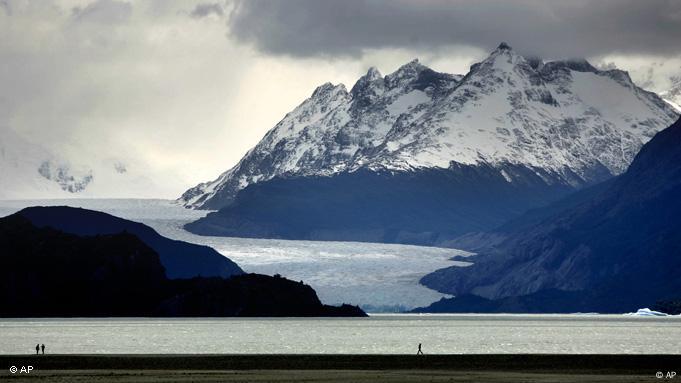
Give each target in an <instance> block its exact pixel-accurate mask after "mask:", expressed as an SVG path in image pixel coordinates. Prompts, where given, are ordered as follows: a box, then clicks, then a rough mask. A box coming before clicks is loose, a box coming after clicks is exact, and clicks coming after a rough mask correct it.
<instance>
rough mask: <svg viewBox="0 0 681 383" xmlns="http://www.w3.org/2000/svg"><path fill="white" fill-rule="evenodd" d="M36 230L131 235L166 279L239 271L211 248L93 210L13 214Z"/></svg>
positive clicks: (57, 209)
mask: <svg viewBox="0 0 681 383" xmlns="http://www.w3.org/2000/svg"><path fill="white" fill-rule="evenodd" d="M17 214H18V215H21V216H23V217H25V218H27V219H28V220H29V221H31V222H32V223H33V224H34V225H36V226H37V227H51V228H54V229H58V230H61V231H64V232H66V233H71V234H75V235H80V236H94V235H107V234H117V233H123V232H126V233H131V234H134V235H136V236H137V237H138V238H139V239H141V240H142V241H143V242H144V243H145V244H146V245H147V246H149V247H151V248H152V249H153V250H154V251H156V252H157V253H158V255H159V256H160V259H161V263H162V264H163V266H164V267H165V269H166V275H167V276H168V278H171V279H173V278H192V277H196V276H203V277H211V276H218V277H229V276H231V275H237V274H242V273H243V270H241V268H240V267H239V266H238V265H237V264H236V263H234V262H232V261H231V260H230V259H228V258H227V257H225V256H223V255H221V254H220V253H218V252H217V251H215V250H214V249H213V248H210V247H208V246H202V245H195V244H192V243H187V242H183V241H176V240H172V239H169V238H166V237H163V236H162V235H160V234H158V233H157V232H156V231H155V230H154V229H152V228H150V227H149V226H146V225H144V224H141V223H138V222H133V221H129V220H126V219H123V218H118V217H115V216H113V215H110V214H106V213H102V212H99V211H94V210H87V209H81V208H73V207H67V206H50V207H29V208H26V209H23V210H21V211H20V212H18V213H17Z"/></svg>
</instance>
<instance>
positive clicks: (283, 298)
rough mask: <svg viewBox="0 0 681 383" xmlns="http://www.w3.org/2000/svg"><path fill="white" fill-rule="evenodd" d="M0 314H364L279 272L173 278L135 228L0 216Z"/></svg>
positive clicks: (51, 315) (45, 315)
mask: <svg viewBox="0 0 681 383" xmlns="http://www.w3.org/2000/svg"><path fill="white" fill-rule="evenodd" d="M0 249H1V251H0V317H23V318H25V317H132V316H135V317H137V316H139V317H142V316H145V317H147V316H162V317H178V316H192V317H198V316H210V317H218V316H293V317H295V316H366V314H365V313H364V312H362V310H360V309H359V308H357V307H354V306H348V305H343V306H340V307H334V306H327V305H324V304H322V303H321V302H320V301H319V298H318V297H317V294H316V293H315V291H314V290H313V289H312V288H311V287H310V286H307V285H305V284H303V283H301V282H294V281H290V280H287V279H285V278H281V277H278V276H274V277H271V276H266V275H258V274H241V275H236V276H232V277H230V278H227V279H226V278H220V277H211V278H204V277H196V278H191V279H169V278H168V277H167V276H166V273H165V271H166V268H165V267H164V265H163V263H162V259H161V257H159V255H158V254H157V253H156V252H155V251H154V249H153V248H152V247H150V246H148V245H147V244H145V242H143V241H142V240H141V239H140V238H138V237H137V236H136V235H134V234H132V233H129V232H119V233H116V234H102V235H93V236H80V235H75V234H69V233H65V232H63V231H61V230H57V229H54V228H52V227H37V226H36V225H34V224H32V223H31V221H30V220H29V219H27V218H26V217H24V216H22V215H21V214H19V213H17V214H13V215H11V216H8V217H3V218H0Z"/></svg>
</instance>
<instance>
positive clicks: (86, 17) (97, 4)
mask: <svg viewBox="0 0 681 383" xmlns="http://www.w3.org/2000/svg"><path fill="white" fill-rule="evenodd" d="M71 14H72V16H73V18H74V19H75V20H77V21H87V22H94V23H100V24H117V23H122V22H125V21H127V20H128V19H129V18H130V16H131V15H132V4H130V3H128V2H127V1H118V0H97V1H94V2H92V3H90V4H88V5H86V6H85V7H83V8H81V7H75V8H73V9H72V10H71Z"/></svg>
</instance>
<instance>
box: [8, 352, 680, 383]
mask: <svg viewBox="0 0 681 383" xmlns="http://www.w3.org/2000/svg"><path fill="white" fill-rule="evenodd" d="M0 365H1V366H2V368H3V371H2V372H0V381H18V382H19V381H21V382H31V381H40V382H47V381H49V382H300V381H305V382H576V381H583V382H651V381H655V380H670V379H665V378H667V377H671V376H672V375H671V374H674V375H673V376H674V378H676V379H681V378H679V377H678V376H675V373H676V372H681V355H424V356H412V355H45V356H35V355H31V356H27V355H4V356H0ZM28 366H31V371H30V373H27V372H23V373H22V368H24V371H27V370H28ZM15 368H16V372H14V373H13V371H15ZM659 373H662V374H663V376H662V378H660V377H659Z"/></svg>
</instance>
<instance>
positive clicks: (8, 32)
mask: <svg viewBox="0 0 681 383" xmlns="http://www.w3.org/2000/svg"><path fill="white" fill-rule="evenodd" d="M680 9H681V1H655V0H653V1H650V0H648V1H628V0H621V1H614V0H598V1H592V2H586V1H561V2H558V1H553V2H552V1H539V0H538V1H532V2H530V1H448V2H444V1H423V0H419V1H410V2H407V1H396V0H390V1H389V0H384V1H380V2H379V1H368V0H367V1H356V0H350V1H320V0H287V1H260V0H247V1H244V2H240V1H239V2H233V1H226V0H214V1H211V0H190V1H185V0H144V1H143V0H138V1H133V0H130V1H127V0H0V62H1V63H2V64H1V65H0V84H1V85H0V129H9V128H11V129H14V130H16V131H17V132H18V133H19V134H21V135H23V136H25V137H27V138H29V139H30V140H33V141H35V142H36V143H39V144H41V145H43V146H47V147H50V148H52V149H54V150H56V151H58V152H60V153H64V154H65V155H67V156H70V157H71V158H75V160H79V161H81V162H87V161H88V159H89V158H91V157H92V156H106V157H107V158H109V157H115V158H120V157H123V159H125V160H126V162H128V163H129V164H130V163H132V164H130V166H135V164H140V165H139V166H144V167H148V168H149V169H150V172H152V173H153V174H152V176H153V177H154V178H157V179H158V182H159V183H162V184H164V185H167V194H166V195H164V196H161V197H168V198H172V197H177V196H178V195H179V194H180V193H181V192H182V191H184V189H186V188H188V187H190V186H193V185H194V184H195V183H198V182H201V181H206V180H208V179H213V178H215V177H216V176H217V175H218V174H219V173H221V172H222V171H224V170H226V169H227V168H229V167H231V166H233V165H234V164H235V163H236V162H237V161H238V160H239V159H240V158H241V156H243V154H244V153H245V152H246V151H247V150H248V149H250V148H251V147H252V146H254V145H255V144H256V143H257V142H258V140H259V139H260V138H261V137H262V136H263V135H264V134H265V133H266V131H267V130H269V129H270V128H271V127H272V126H274V124H276V122H278V121H279V120H280V119H281V118H282V117H283V116H284V115H285V114H286V113H287V112H289V111H290V110H291V109H293V108H294V107H295V106H296V105H298V104H300V102H302V101H303V100H304V99H305V98H306V97H308V96H309V95H310V94H311V93H312V91H313V90H314V88H315V87H316V86H318V85H320V84H322V83H324V82H327V81H330V82H333V83H345V84H346V85H347V86H348V88H349V87H351V86H352V84H353V83H354V81H355V80H356V79H357V78H358V77H359V76H360V75H361V74H363V73H364V72H366V70H367V69H368V67H369V66H377V67H378V68H379V69H380V70H381V71H382V72H383V73H384V74H386V73H389V72H391V71H393V70H395V69H397V67H399V66H400V65H401V64H404V63H406V62H408V61H410V60H411V59H413V58H414V57H418V58H419V59H420V60H421V62H422V63H424V64H426V65H429V66H431V67H432V68H433V69H436V70H440V71H445V72H450V73H464V74H465V73H466V71H467V70H468V68H469V66H470V65H471V64H472V63H474V62H476V61H478V60H480V59H482V58H484V56H485V55H486V54H488V52H489V51H490V50H491V49H493V48H494V47H495V46H496V45H497V44H498V43H499V42H500V41H508V42H509V43H510V44H511V45H512V46H513V47H514V48H515V49H516V50H518V51H520V52H524V53H535V54H540V55H542V56H543V57H547V58H563V57H574V56H585V57H588V58H589V59H591V60H592V61H593V62H594V63H595V64H603V65H608V64H611V63H614V64H615V65H617V66H619V67H621V68H624V69H628V70H632V71H633V75H634V78H635V79H637V78H638V79H641V81H646V82H648V83H649V84H648V86H649V87H651V88H652V89H653V90H660V89H655V88H656V87H657V88H661V87H662V88H663V87H664V84H665V81H666V80H667V79H668V77H669V76H670V75H671V74H677V75H678V74H681V66H680V64H679V63H680V62H681V61H680V60H679V58H678V57H679V54H680V52H679V51H680V50H681V44H680V43H679V41H681V39H680V37H681V26H680V18H681V14H680V12H681V11H680ZM653 63H654V65H653ZM650 68H653V69H652V72H651V69H650ZM0 186H1V185H0Z"/></svg>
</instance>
